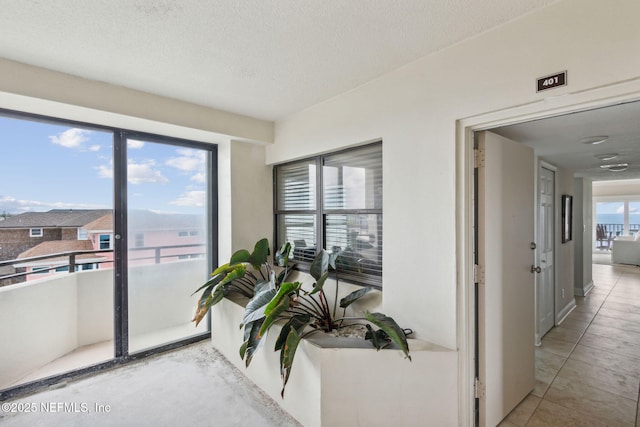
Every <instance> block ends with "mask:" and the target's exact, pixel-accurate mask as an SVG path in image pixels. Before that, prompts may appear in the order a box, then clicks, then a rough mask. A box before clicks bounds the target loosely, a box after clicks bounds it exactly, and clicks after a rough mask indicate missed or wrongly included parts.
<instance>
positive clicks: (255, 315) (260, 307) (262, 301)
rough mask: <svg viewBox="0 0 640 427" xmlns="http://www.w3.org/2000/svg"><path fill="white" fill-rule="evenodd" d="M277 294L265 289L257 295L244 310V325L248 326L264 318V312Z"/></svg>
mask: <svg viewBox="0 0 640 427" xmlns="http://www.w3.org/2000/svg"><path fill="white" fill-rule="evenodd" d="M276 294H277V291H276V290H275V289H264V290H262V291H261V292H259V293H256V294H255V295H254V296H253V298H251V299H250V300H249V302H248V303H247V305H246V306H245V308H244V316H243V318H242V324H244V325H246V324H248V323H252V322H255V321H256V320H258V319H261V318H264V316H265V314H264V310H265V308H266V307H267V304H269V302H270V301H271V300H272V299H273V297H275V296H276Z"/></svg>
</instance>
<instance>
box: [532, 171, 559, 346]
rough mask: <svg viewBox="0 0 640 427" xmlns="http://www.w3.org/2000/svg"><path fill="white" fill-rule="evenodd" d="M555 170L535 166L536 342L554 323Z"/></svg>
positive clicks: (538, 341)
mask: <svg viewBox="0 0 640 427" xmlns="http://www.w3.org/2000/svg"><path fill="white" fill-rule="evenodd" d="M555 185H556V184H555V172H554V171H552V170H550V169H548V168H545V167H544V166H540V168H539V169H538V240H537V242H536V243H537V251H538V253H537V258H538V266H540V274H538V275H537V283H536V317H537V331H536V343H537V344H538V343H540V339H541V338H542V337H543V336H544V334H546V333H547V332H549V330H550V329H551V328H553V325H554V324H555V315H554V313H555V298H554V294H555V266H554V262H553V260H554V254H553V248H554V244H553V242H554V238H555V237H554V236H555V232H554V224H555V204H554V200H555V199H554V198H555Z"/></svg>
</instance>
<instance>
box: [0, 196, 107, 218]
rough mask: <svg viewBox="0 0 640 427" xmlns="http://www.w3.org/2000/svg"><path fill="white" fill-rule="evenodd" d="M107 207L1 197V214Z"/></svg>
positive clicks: (104, 207) (103, 207)
mask: <svg viewBox="0 0 640 427" xmlns="http://www.w3.org/2000/svg"><path fill="white" fill-rule="evenodd" d="M106 208H108V207H107V206H104V205H95V204H87V203H66V202H44V201H40V200H24V199H16V198H15V197H12V196H0V212H5V211H6V212H11V213H16V214H18V213H23V212H31V211H38V212H42V211H48V210H49V209H106Z"/></svg>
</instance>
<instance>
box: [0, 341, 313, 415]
mask: <svg viewBox="0 0 640 427" xmlns="http://www.w3.org/2000/svg"><path fill="white" fill-rule="evenodd" d="M3 403H4V404H7V403H9V404H10V405H11V404H15V405H14V408H13V409H23V407H24V405H28V408H27V409H32V412H25V411H22V412H20V413H18V412H13V413H12V412H11V411H9V412H7V411H6V410H0V424H2V426H3V427H10V426H24V425H29V426H32V427H37V426H50V425H68V426H84V425H91V426H113V425H136V426H162V425H194V426H198V425H216V426H245V425H255V426H258V425H259V426H299V425H300V424H299V423H297V422H296V421H295V420H294V419H293V418H291V417H290V416H289V415H288V414H286V413H285V412H283V411H282V410H281V409H280V408H279V407H278V405H277V404H276V403H275V402H273V400H271V399H270V398H269V397H268V396H266V395H265V394H264V393H263V392H262V391H260V390H259V389H258V388H257V387H256V386H255V385H254V384H253V383H251V382H250V381H249V380H248V379H246V377H245V376H244V375H243V374H242V372H240V371H239V370H238V369H237V368H235V367H234V366H233V365H231V363H229V362H228V361H227V360H226V359H225V358H224V357H223V356H222V355H221V354H220V353H218V352H217V351H216V350H215V349H213V347H212V345H211V341H209V340H205V341H202V342H199V343H197V344H193V345H190V346H188V347H183V348H181V349H178V350H174V351H171V352H168V353H163V354H160V355H156V356H152V357H149V358H147V359H143V360H140V361H138V362H134V363H131V364H129V365H126V366H122V367H119V368H116V369H111V370H108V371H106V372H101V373H98V374H96V375H93V376H91V377H86V378H82V379H78V380H75V381H69V382H68V383H63V384H59V385H56V386H54V387H52V388H51V389H49V390H46V391H43V392H40V393H37V394H34V395H31V396H27V397H23V398H20V399H16V400H12V401H9V402H3ZM3 409H5V408H4V407H3ZM9 409H12V408H11V407H10V408H9Z"/></svg>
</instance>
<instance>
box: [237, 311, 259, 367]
mask: <svg viewBox="0 0 640 427" xmlns="http://www.w3.org/2000/svg"><path fill="white" fill-rule="evenodd" d="M263 320H264V319H258V320H256V321H255V322H251V323H249V324H247V325H245V342H244V343H243V344H242V345H241V346H240V356H241V357H242V358H243V359H244V361H245V365H246V366H247V367H249V364H250V363H251V360H252V359H253V355H254V354H255V352H256V351H257V350H258V349H259V348H260V347H261V345H260V343H261V341H260V337H259V336H258V332H259V331H260V327H261V326H262V321H263ZM247 328H248V329H247Z"/></svg>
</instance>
